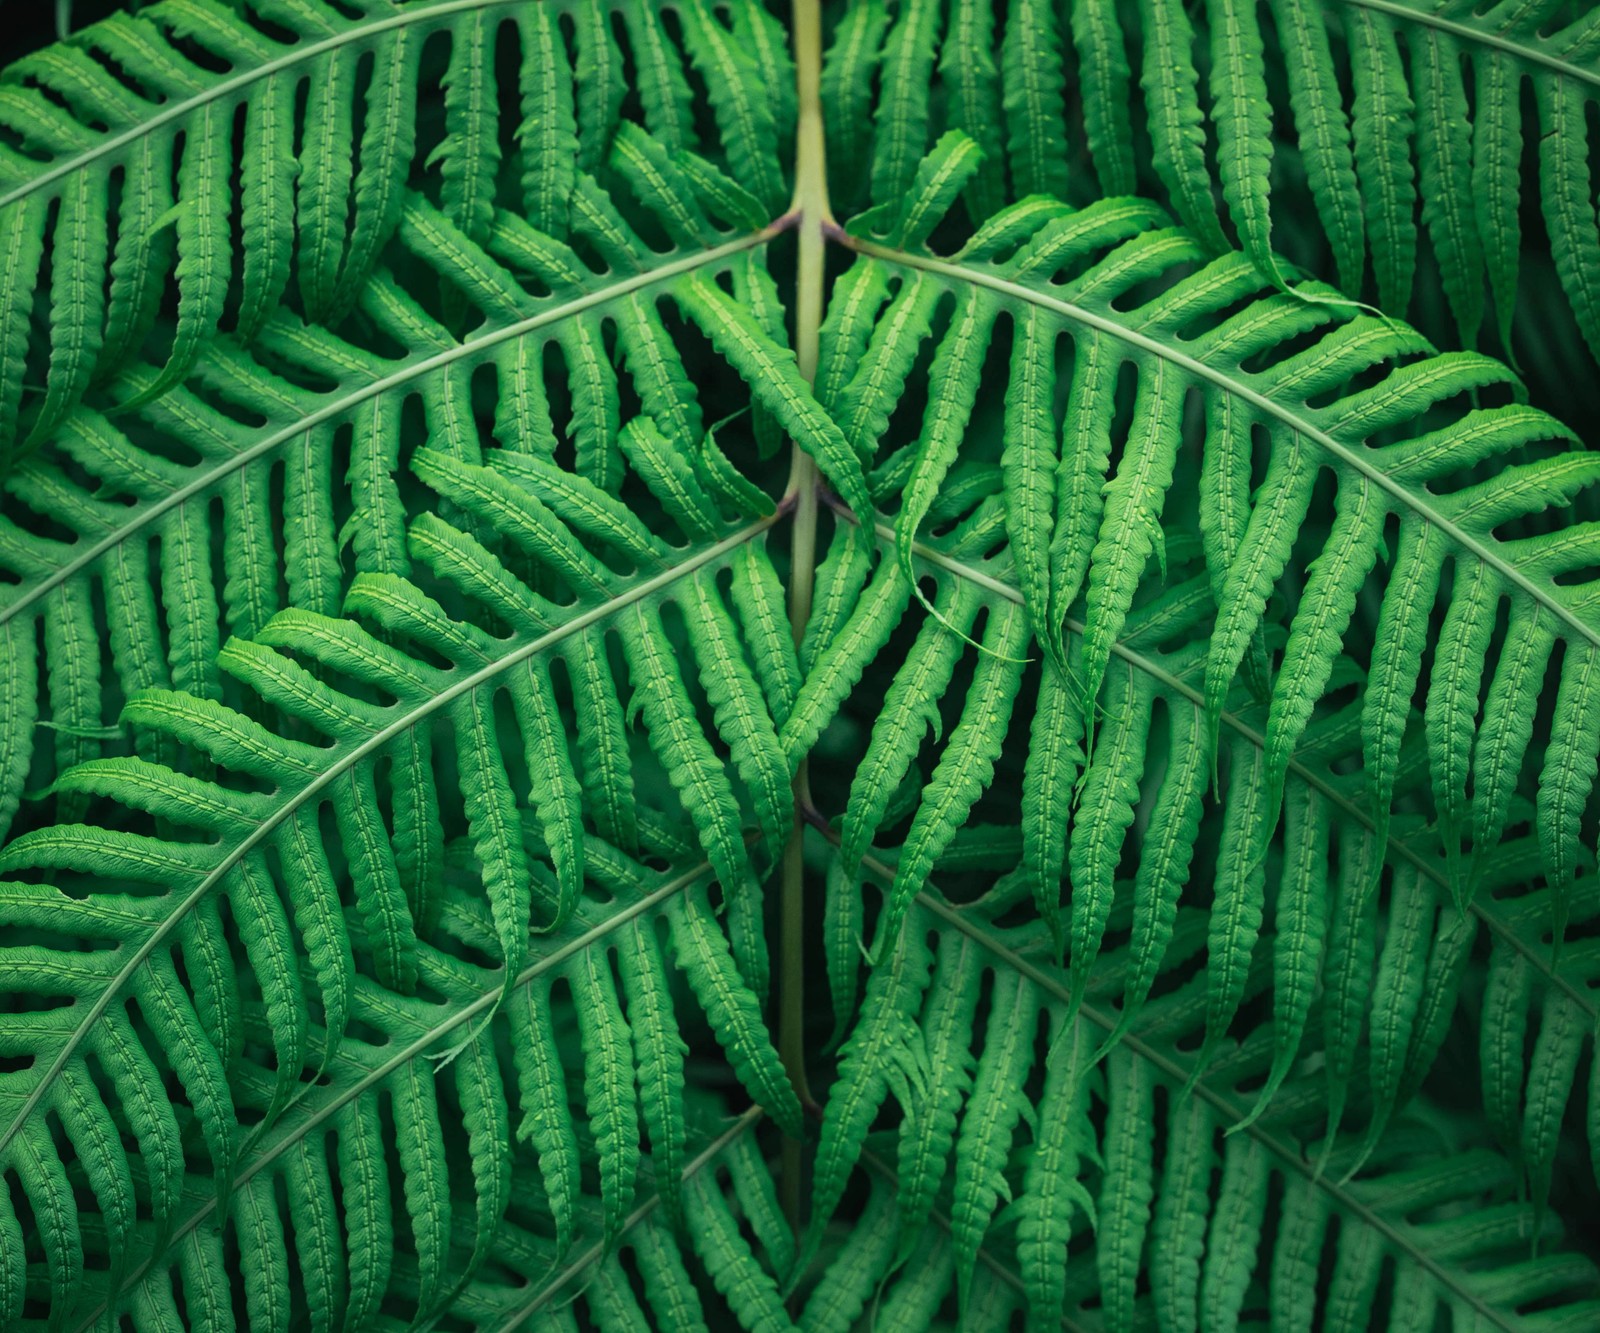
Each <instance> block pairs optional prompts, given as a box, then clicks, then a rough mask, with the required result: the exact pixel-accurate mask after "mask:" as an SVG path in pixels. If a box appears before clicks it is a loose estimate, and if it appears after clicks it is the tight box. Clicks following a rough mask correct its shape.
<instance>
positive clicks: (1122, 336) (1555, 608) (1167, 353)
mask: <svg viewBox="0 0 1600 1333" xmlns="http://www.w3.org/2000/svg"><path fill="white" fill-rule="evenodd" d="M834 239H835V240H836V241H838V243H839V244H840V245H843V246H845V247H846V248H847V249H850V250H854V251H856V252H857V253H859V254H864V255H868V256H870V257H872V258H874V259H879V260H882V261H883V262H885V263H890V264H898V265H900V266H902V267H904V268H916V269H922V270H925V271H926V272H929V273H937V274H940V275H941V276H943V277H945V278H947V279H950V280H951V281H954V282H966V283H971V284H973V285H974V286H979V287H987V288H989V289H990V290H991V291H995V292H999V293H1000V294H1001V295H1003V296H1006V297H1009V298H1010V299H1012V300H1016V301H1026V302H1029V303H1030V304H1033V305H1037V306H1040V307H1042V308H1044V309H1046V310H1052V311H1054V312H1055V313H1056V314H1058V315H1060V316H1061V317H1062V318H1063V319H1066V320H1069V321H1077V322H1078V323H1081V324H1085V325H1087V326H1089V327H1090V328H1092V329H1096V330H1098V331H1099V332H1101V333H1104V334H1107V335H1108V336H1110V337H1113V338H1116V339H1118V340H1119V341H1121V342H1124V343H1126V344H1128V345H1129V346H1130V347H1134V348H1137V349H1138V350H1139V351H1141V352H1144V353H1146V354H1147V355H1150V356H1154V357H1158V358H1160V359H1161V360H1163V361H1167V362H1169V363H1171V364H1172V365H1175V366H1177V367H1179V368H1181V369H1183V370H1185V371H1187V372H1188V373H1189V374H1191V375H1194V376H1196V377H1197V378H1200V379H1204V380H1208V381H1210V382H1211V383H1212V384H1214V385H1216V386H1217V387H1218V388H1220V389H1221V390H1222V391H1223V392H1224V393H1228V394H1231V395H1233V396H1234V397H1235V398H1240V399H1243V400H1244V401H1245V402H1247V403H1250V404H1251V405H1252V406H1254V407H1255V408H1257V409H1258V410H1259V411H1261V412H1263V413H1265V414H1267V415H1268V416H1272V417H1275V418H1277V419H1278V420H1279V421H1281V422H1283V423H1284V424H1285V425H1286V426H1288V427H1289V428H1290V429H1291V430H1293V431H1294V432H1295V433H1296V434H1298V435H1301V436H1304V437H1305V438H1306V439H1308V440H1311V441H1313V442H1314V443H1316V444H1318V445H1320V446H1321V447H1322V448H1323V450H1325V451H1326V452H1327V453H1328V454H1330V455H1331V456H1332V457H1333V459H1334V460H1335V461H1336V462H1338V463H1341V464H1343V465H1344V466H1345V467H1348V468H1350V469H1352V470H1353V471H1355V472H1358V473H1360V474H1361V476H1363V477H1364V478H1366V480H1367V481H1369V482H1370V483H1371V484H1372V485H1374V486H1375V487H1377V488H1378V489H1379V490H1381V491H1384V492H1387V493H1388V494H1389V495H1391V496H1393V497H1394V498H1395V500H1396V501H1398V502H1399V503H1400V504H1401V505H1402V506H1404V507H1405V508H1407V509H1409V510H1410V511H1411V512H1412V513H1413V514H1415V515H1416V516H1417V517H1418V518H1419V519H1420V520H1421V521H1423V522H1425V523H1428V524H1430V525H1431V526H1433V527H1435V528H1437V529H1438V530H1439V531H1440V532H1441V533H1443V534H1444V535H1445V536H1446V537H1447V538H1449V539H1450V540H1451V541H1453V542H1455V543H1456V544H1457V545H1458V546H1459V547H1461V548H1462V549H1464V550H1466V551H1467V552H1469V553H1470V554H1471V555H1472V556H1474V557H1475V558H1476V559H1478V560H1481V561H1482V562H1483V563H1484V564H1485V565H1487V566H1489V567H1490V568H1491V569H1493V570H1494V571H1495V572H1496V573H1497V574H1498V575H1499V576H1500V577H1501V578H1503V579H1505V580H1506V582H1508V583H1511V584H1515V585H1516V586H1517V587H1518V588H1519V589H1520V590H1521V591H1522V592H1523V593H1525V594H1526V595H1527V596H1529V597H1531V598H1532V599H1533V600H1534V601H1535V602H1537V603H1538V604H1539V605H1541V606H1544V607H1547V608H1548V609H1549V610H1550V612H1551V613H1552V614H1553V615H1554V616H1555V617H1556V619H1558V620H1560V621H1563V622H1565V623H1566V624H1567V625H1568V626H1569V627H1570V628H1571V630H1572V631H1573V632H1574V633H1575V634H1576V635H1577V636H1578V637H1580V638H1583V639H1586V640H1587V641H1588V642H1589V644H1590V645H1591V646H1593V647H1597V648H1600V628H1595V627H1594V626H1591V625H1588V624H1586V623H1584V621H1582V620H1581V619H1579V618H1578V616H1577V615H1576V613H1574V612H1573V611H1571V610H1570V609H1569V608H1568V607H1566V606H1565V605H1563V604H1562V603H1561V602H1559V601H1557V600H1556V599H1555V598H1554V596H1553V595H1552V594H1551V593H1550V592H1549V591H1548V590H1547V589H1544V588H1541V587H1540V586H1539V585H1538V584H1536V583H1535V582H1533V580H1531V579H1530V578H1528V576H1527V575H1526V574H1524V573H1523V572H1522V571H1521V570H1519V569H1518V568H1517V567H1516V566H1515V565H1513V564H1512V563H1511V562H1510V561H1509V560H1507V559H1506V558H1505V557H1503V556H1501V555H1499V554H1497V553H1496V552H1494V551H1492V550H1491V549H1490V548H1489V547H1487V546H1486V545H1484V544H1483V542H1481V541H1479V540H1478V538H1476V537H1474V536H1473V535H1472V534H1471V533H1469V532H1467V531H1466V530H1464V529H1463V528H1461V527H1460V526H1459V525H1457V524H1456V523H1454V522H1452V521H1451V520H1450V519H1449V518H1448V517H1446V516H1445V515H1444V514H1442V513H1440V512H1438V511H1437V510H1435V509H1432V508H1429V507H1428V505H1427V504H1425V503H1424V500H1423V497H1422V496H1421V495H1419V494H1418V493H1417V492H1415V491H1413V490H1411V489H1410V488H1409V487H1406V486H1402V485H1401V484H1400V483H1399V482H1397V481H1395V480H1394V479H1393V478H1392V477H1390V476H1389V474H1388V473H1386V472H1384V471H1383V469H1382V468H1380V467H1377V466H1376V465H1375V464H1373V463H1371V462H1369V461H1368V460H1367V459H1364V458H1362V457H1361V455H1360V454H1359V453H1358V452H1357V451H1356V450H1354V449H1352V448H1351V447H1350V446H1349V445H1347V444H1343V443H1341V442H1340V441H1338V440H1336V439H1335V438H1334V437H1333V436H1332V435H1329V434H1328V433H1327V432H1326V431H1325V430H1323V429H1321V428H1320V427H1319V426H1316V425H1314V424H1312V423H1311V422H1309V421H1307V420H1305V419H1304V418H1303V417H1302V416H1300V415H1299V414H1297V413H1296V412H1295V411H1293V410H1292V409H1291V408H1289V407H1286V406H1284V405H1283V404H1281V403H1278V402H1276V401H1275V400H1273V399H1272V398H1270V397H1268V396H1267V395H1266V394H1264V393H1262V392H1261V391H1260V390H1259V389H1255V388H1252V387H1251V386H1250V385H1248V384H1244V383H1242V382H1240V381H1239V380H1238V379H1237V378H1236V377H1235V376H1232V375H1229V374H1228V373H1226V372H1225V371H1222V370H1219V369H1217V368H1216V367H1214V366H1210V365H1207V364H1206V363H1205V362H1204V361H1201V360H1199V359H1197V358H1195V357H1192V356H1189V355H1188V354H1187V353H1184V352H1181V351H1179V350H1178V349H1176V348H1175V347H1173V346H1171V345H1170V344H1169V343H1166V342H1163V341H1162V340H1161V339H1159V338H1153V337H1151V336H1150V335H1148V334H1145V333H1141V332H1139V330H1137V329H1134V328H1131V327H1129V326H1128V325H1126V324H1123V323H1119V322H1118V321H1117V320H1115V319H1110V318H1108V317H1106V316H1105V315H1099V314H1096V313H1095V312H1094V311H1092V310H1087V309H1085V308H1084V307H1083V306H1080V305H1075V304H1073V303H1072V302H1070V301H1063V300H1061V299H1060V298H1059V297H1053V296H1047V295H1046V294H1044V293H1043V292H1037V291H1034V290H1033V289H1032V288H1031V287H1027V286H1024V285H1023V284H1022V283H1019V282H1012V281H1011V280H1010V279H1008V278H1003V277H1000V276H999V275H997V274H993V273H984V272H982V271H979V270H975V269H971V268H967V267H966V266H964V265H962V264H957V263H954V262H952V261H949V260H944V259H936V258H933V257H931V256H926V255H913V254H908V253H906V252H905V251H903V250H896V249H894V248H892V247H890V246H886V245H879V244H877V243H876V242H873V241H865V240H861V239H858V238H857V237H853V236H848V235H845V234H844V233H843V232H836V233H835V235H834Z"/></svg>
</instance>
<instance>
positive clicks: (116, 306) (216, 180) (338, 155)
mask: <svg viewBox="0 0 1600 1333" xmlns="http://www.w3.org/2000/svg"><path fill="white" fill-rule="evenodd" d="M690 12H691V13H692V14H693V15H694V16H695V22H694V23H693V24H691V25H689V27H688V28H687V29H686V30H685V33H684V36H685V39H686V46H687V51H681V50H679V49H678V47H677V46H676V45H675V44H674V43H673V42H672V40H671V39H670V38H669V37H668V36H667V35H666V33H665V31H664V30H663V29H662V27H661V24H660V19H659V17H658V16H656V14H655V13H654V12H653V10H651V9H649V8H647V7H625V8H624V17H625V20H626V21H625V24H624V27H625V29H626V31H627V34H628V49H627V50H626V51H624V50H623V49H622V48H621V47H619V46H618V44H617V40H616V36H615V33H614V31H613V25H612V20H613V17H614V15H613V7H612V6H611V5H610V4H606V3H602V2H601V0H574V3H572V4H571V5H564V6H561V7H559V8H558V7H555V6H549V5H537V6H534V7H533V8H531V9H526V10H521V11H519V10H516V9H515V8H514V7H513V6H511V5H509V4H507V3H505V0H469V2H468V3H462V2H461V0H442V2H439V3H428V4H410V5H401V4H397V3H391V0H365V2H364V3H362V4H359V5H356V6H343V7H341V6H337V5H334V4H331V3H327V2H326V0H310V2H308V3H305V4H293V5H287V4H286V5H271V6H263V7H261V8H260V11H259V15H257V14H252V13H250V12H248V11H242V10H239V9H237V8H235V7H230V6H226V5H223V4H220V3H216V2H215V0H170V2H169V3H164V4H158V5H154V6H150V7H148V8H146V9H145V10H143V11H142V12H140V13H138V14H117V15H114V16H113V17H111V18H109V19H106V20H104V21H102V22H100V23H96V24H93V25H91V26H90V27H88V28H86V29H84V30H83V31H82V32H80V33H78V34H76V35H75V36H74V37H73V38H72V39H71V41H70V42H68V43H63V44H61V45H58V46H55V47H51V48H49V49H47V50H45V51H41V52H37V53H35V54H34V55H31V56H27V57H25V58H24V59H22V60H20V61H18V62H17V63H16V64H14V65H12V66H11V67H10V68H9V69H8V70H7V71H6V74H5V81H4V95H3V97H0V125H3V127H4V130H5V132H6V136H7V142H6V146H5V149H4V151H3V153H0V234H3V235H5V236H6V237H8V238H9V240H10V242H11V243H10V244H9V245H8V247H7V253H8V259H7V263H8V271H9V274H10V279H11V280H10V281H9V283H8V285H7V288H6V291H7V293H8V295H7V298H6V306H5V309H4V311H3V313H0V456H3V457H5V458H6V459H8V460H9V459H10V458H11V457H12V456H13V455H14V454H16V453H17V452H19V451H20V450H26V449H32V448H35V447H37V446H39V445H40V444H43V443H45V442H46V441H48V440H49V439H50V438H51V437H52V435H53V434H54V432H55V431H56V430H57V429H58V428H59V427H60V425H61V423H62V422H63V420H64V419H65V417H66V415H67V414H68V412H69V411H70V410H71V409H72V408H73V407H74V406H75V405H76V404H77V403H78V402H79V401H81V400H84V399H85V398H86V396H87V398H88V400H89V401H91V402H94V403H95V404H96V405H98V406H100V407H102V408H105V407H109V406H119V405H120V406H124V407H125V406H127V405H128V404H129V403H131V402H139V401H149V400H151V399H154V398H157V397H159V396H160V395H161V394H162V393H163V392H164V391H165V390H166V389H168V388H171V387H173V386H175V385H177V384H179V383H181V382H182V381H183V380H184V379H185V378H186V377H187V375H188V374H189V372H190V370H191V369H192V368H193V367H194V365H195V363H196V360H197V358H198V357H199V356H200V355H201V352H202V350H203V348H204V345H205V344H206V343H207V342H208V341H209V340H210V339H211V338H212V337H213V336H215V334H216V333H217V331H218V329H219V328H227V329H228V330H230V331H232V332H234V333H236V334H237V335H238V336H239V337H241V338H242V339H244V340H246V341H248V340H250V339H252V338H253V337H254V336H255V335H256V334H257V333H258V332H259V331H260V330H261V329H262V328H263V327H265V325H266V324H267V322H268V321H269V319H270V318H271V317H272V316H273V315H274V313H275V312H276V310H277V309H278V307H279V306H280V305H281V304H282V303H283V302H284V301H285V300H287V299H289V298H290V296H291V290H292V292H293V294H294V296H296V297H297V298H298V301H299V303H300V307H301V311H302V313H303V314H304V315H305V317H306V318H307V319H309V320H311V321H312V322H315V323H321V324H326V325H329V326H332V325H336V324H337V323H338V322H339V321H340V320H342V318H343V317H344V316H345V315H346V314H347V313H348V312H349V311H350V310H351V309H352V308H353V307H354V306H355V304H356V302H357V300H358V298H359V296H360V294H361V290H362V287H363V285H364V284H365V282H366V280H367V278H368V276H369V275H370V274H371V273H372V272H373V270H374V268H375V266H376V265H377V263H378V261H379V259H380V257H381V254H382V252H383V249H384V247H385V246H386V245H387V243H388V242H389V240H390V239H391V237H392V236H393V235H394V233H395V231H396V229H397V228H398V227H399V226H400V225H401V217H402V213H403V210H404V207H405V199H406V193H407V190H408V188H416V187H422V188H426V189H427V190H429V191H430V192H432V193H433V197H434V198H435V199H436V200H437V201H438V203H439V204H440V206H441V207H442V208H443V210H444V212H445V213H446V215H447V216H449V217H450V218H451V220H452V221H453V222H454V223H455V224H456V225H457V226H458V227H459V228H460V229H461V231H462V233H463V234H464V235H466V236H467V237H468V238H470V239H471V240H473V241H475V242H479V243H481V242H483V241H484V240H485V239H486V238H487V236H488V234H489V232H490V230H491V228H492V225H493V215H494V212H495V209H496V208H497V207H498V206H500V205H501V204H510V203H511V201H512V200H513V199H515V200H516V209H517V211H518V212H519V213H520V214H521V215H522V216H523V217H525V218H526V219H527V220H528V221H529V222H530V223H532V225H534V226H535V227H537V228H538V229H539V230H540V231H541V232H543V233H545V234H546V235H549V236H551V237H553V238H555V239H557V240H564V239H566V237H567V235H568V233H569V230H570V229H571V227H572V226H573V222H574V218H573V210H572V207H571V195H572V190H573V186H574V184H575V179H576V175H577V173H578V172H580V171H588V172H593V171H594V170H596V168H597V166H598V165H599V164H600V163H601V162H602V161H603V160H604V158H605V155H606V152H607V150H608V146H609V143H610V139H611V137H612V134H613V133H614V131H615V130H616V129H617V128H618V127H619V124H623V123H626V122H622V121H620V117H619V111H620V105H621V100H622V97H623V94H624V92H625V91H626V85H625V82H624V62H625V61H631V66H632V70H633V75H634V79H635V81H636V84H637V86H638V87H639V89H640V91H641V94H642V96H643V98H644V112H645V123H646V126H647V127H648V128H649V129H650V130H651V131H652V132H653V133H655V134H656V135H657V136H658V137H659V138H660V139H661V141H662V142H663V143H664V144H666V145H667V146H668V147H669V148H671V149H675V150H683V151H691V150H695V149H698V148H700V147H702V145H701V144H700V142H699V138H698V135H697V133H696V131H695V129H694V128H693V126H692V125H691V117H692V112H693V108H692V106H691V104H690V96H689V91H688V83H687V73H686V72H687V70H688V69H689V68H690V67H691V65H692V66H696V67H700V68H702V69H703V70H704V71H705V72H706V73H707V74H709V75H711V78H710V80H709V82H710V94H711V101H712V113H713V115H714V117H715V122H716V124H717V127H718V130H719V131H720V134H721V143H720V144H719V145H717V146H716V147H717V148H718V149H725V150H726V157H722V158H721V160H720V165H723V166H727V167H730V168H731V169H732V170H733V171H734V173H735V174H736V175H737V176H738V177H739V178H740V179H741V180H744V181H747V182H754V183H755V187H756V188H755V190H754V193H755V195H756V197H757V198H758V199H759V200H760V201H761V205H762V206H763V207H764V208H766V209H767V210H769V211H768V216H769V217H770V216H772V215H773V214H775V213H776V212H777V211H778V209H780V208H781V207H782V205H783V202H784V187H783V170H784V168H783V165H782V161H781V158H780V153H779V151H778V144H779V143H781V142H782V141H783V139H784V138H785V136H786V135H787V133H788V132H789V130H790V129H791V128H792V124H793V117H794V109H793V104H792V101H788V102H786V101H784V100H783V99H782V98H779V99H778V101H777V102H776V103H769V101H768V98H767V93H768V90H769V88H771V87H773V86H777V87H781V86H782V84H783V82H784V79H785V75H786V69H787V66H786V61H787V57H786V55H784V53H783V51H782V46H781V44H780V43H776V42H775V40H774V36H773V33H772V31H771V20H770V19H769V18H767V17H766V16H765V15H764V14H760V16H759V17H757V14H758V12H759V11H758V9H757V7H755V6H743V7H740V8H739V9H738V10H737V12H736V14H735V18H734V25H733V29H732V30H730V29H728V28H727V27H725V26H724V24H723V22H722V20H721V19H720V18H719V17H716V16H713V15H712V13H711V10H710V8H709V6H704V7H691V10H690ZM502 31H505V32H508V33H511V34H512V35H513V39H514V42H515V46H516V49H517V51H518V52H519V55H520V59H519V61H518V65H517V70H518V73H517V86H516V88H515V90H514V92H515V98H516V104H515V110H512V111H511V112H510V114H509V115H504V111H505V110H506V109H507V108H503V106H502V102H501V98H500V96H499V93H498V89H497V87H496V77H497V74H496V66H495V52H496V49H497V44H498V43H499V42H500V38H501V34H502ZM568 32H570V34H571V36H570V38H569V36H568ZM441 40H442V42H443V43H444V44H445V45H446V47H447V49H448V52H449V55H448V62H447V65H446V67H445V72H444V77H443V84H444V89H445V96H444V121H445V123H444V134H443V136H442V138H439V139H438V140H437V142H435V143H432V144H431V145H430V144H429V142H428V140H429V135H430V131H429V129H428V128H427V126H426V125H425V124H424V123H423V122H422V121H421V120H420V119H419V113H420V110H421V107H422V105H423V102H422V99H421V98H420V97H419V92H420V91H421V89H422V87H423V81H424V79H425V78H426V77H427V75H426V74H425V72H424V61H423V52H424V50H426V49H429V48H431V47H433V46H434V45H435V44H436V43H437V42H439V41H441ZM569 41H570V42H571V48H570V50H569V45H568V44H569ZM739 41H744V42H747V43H749V48H748V49H751V50H754V51H755V52H756V55H755V57H754V58H747V57H746V56H745V54H744V51H745V49H746V48H745V47H741V46H736V45H735V43H736V42H739ZM667 88H671V89H673V90H674V91H673V92H672V93H670V94H667V93H665V92H661V91H659V90H664V89H667ZM302 99H303V101H304V124H303V125H302V126H301V127H300V130H299V132H298V133H297V132H296V116H297V114H299V109H298V104H299V102H300V101H301V100H302ZM575 104H576V109H575V110H574V105H575ZM358 127H359V134H358ZM580 130H581V136H580V134H579V133H578V131H580ZM297 141H298V143H299V148H298V151H296V149H295V144H296V142H297ZM235 142H237V143H238V145H239V151H238V159H237V164H236V166H237V178H238V180H237V185H235V183H234V180H233V176H234V171H235V163H234V162H233V144H234V143H235ZM719 157H720V153H719ZM435 169H436V170H435ZM503 177H504V178H505V179H504V180H502V178H503ZM41 272H48V274H49V283H50V287H49V296H50V332H49V337H48V340H47V341H46V343H45V344H44V349H45V350H46V351H47V353H48V360H47V362H46V363H45V364H41V365H33V364H32V363H31V362H30V360H29V355H30V354H29V353H28V351H27V348H26V347H25V345H24V344H25V338H26V334H27V326H28V322H29V319H30V316H31V314H32V310H33V304H34V295H33V287H34V283H35V281H36V279H37V276H38V275H39V274H40V273H41ZM291 275H297V283H296V284H295V286H294V287H293V289H291ZM169 290H174V291H176V293H177V317H176V323H175V325H174V326H173V328H172V331H171V334H170V339H162V338H158V337H157V336H156V326H157V323H158V318H159V311H160V306H161V303H162V300H163V297H164V295H165V294H166V293H167V292H168V291H169ZM163 341H165V342H166V346H165V348H164V350H163V349H162V346H161V344H162V342H163ZM34 355H36V356H37V355H39V354H34ZM145 355H154V356H156V358H157V361H158V364H159V365H160V367H161V368H160V370H159V373H158V374H157V375H156V376H155V377H154V378H153V379H152V380H150V381H148V382H146V383H143V384H135V383H128V382H127V381H126V380H124V379H122V378H120V377H121V376H122V375H123V372H124V371H125V370H126V369H127V368H128V366H129V364H130V362H133V361H135V360H136V359H137V358H140V357H142V356H145ZM30 372H31V376H30ZM25 385H27V386H29V387H25ZM41 386H42V387H41Z"/></svg>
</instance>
